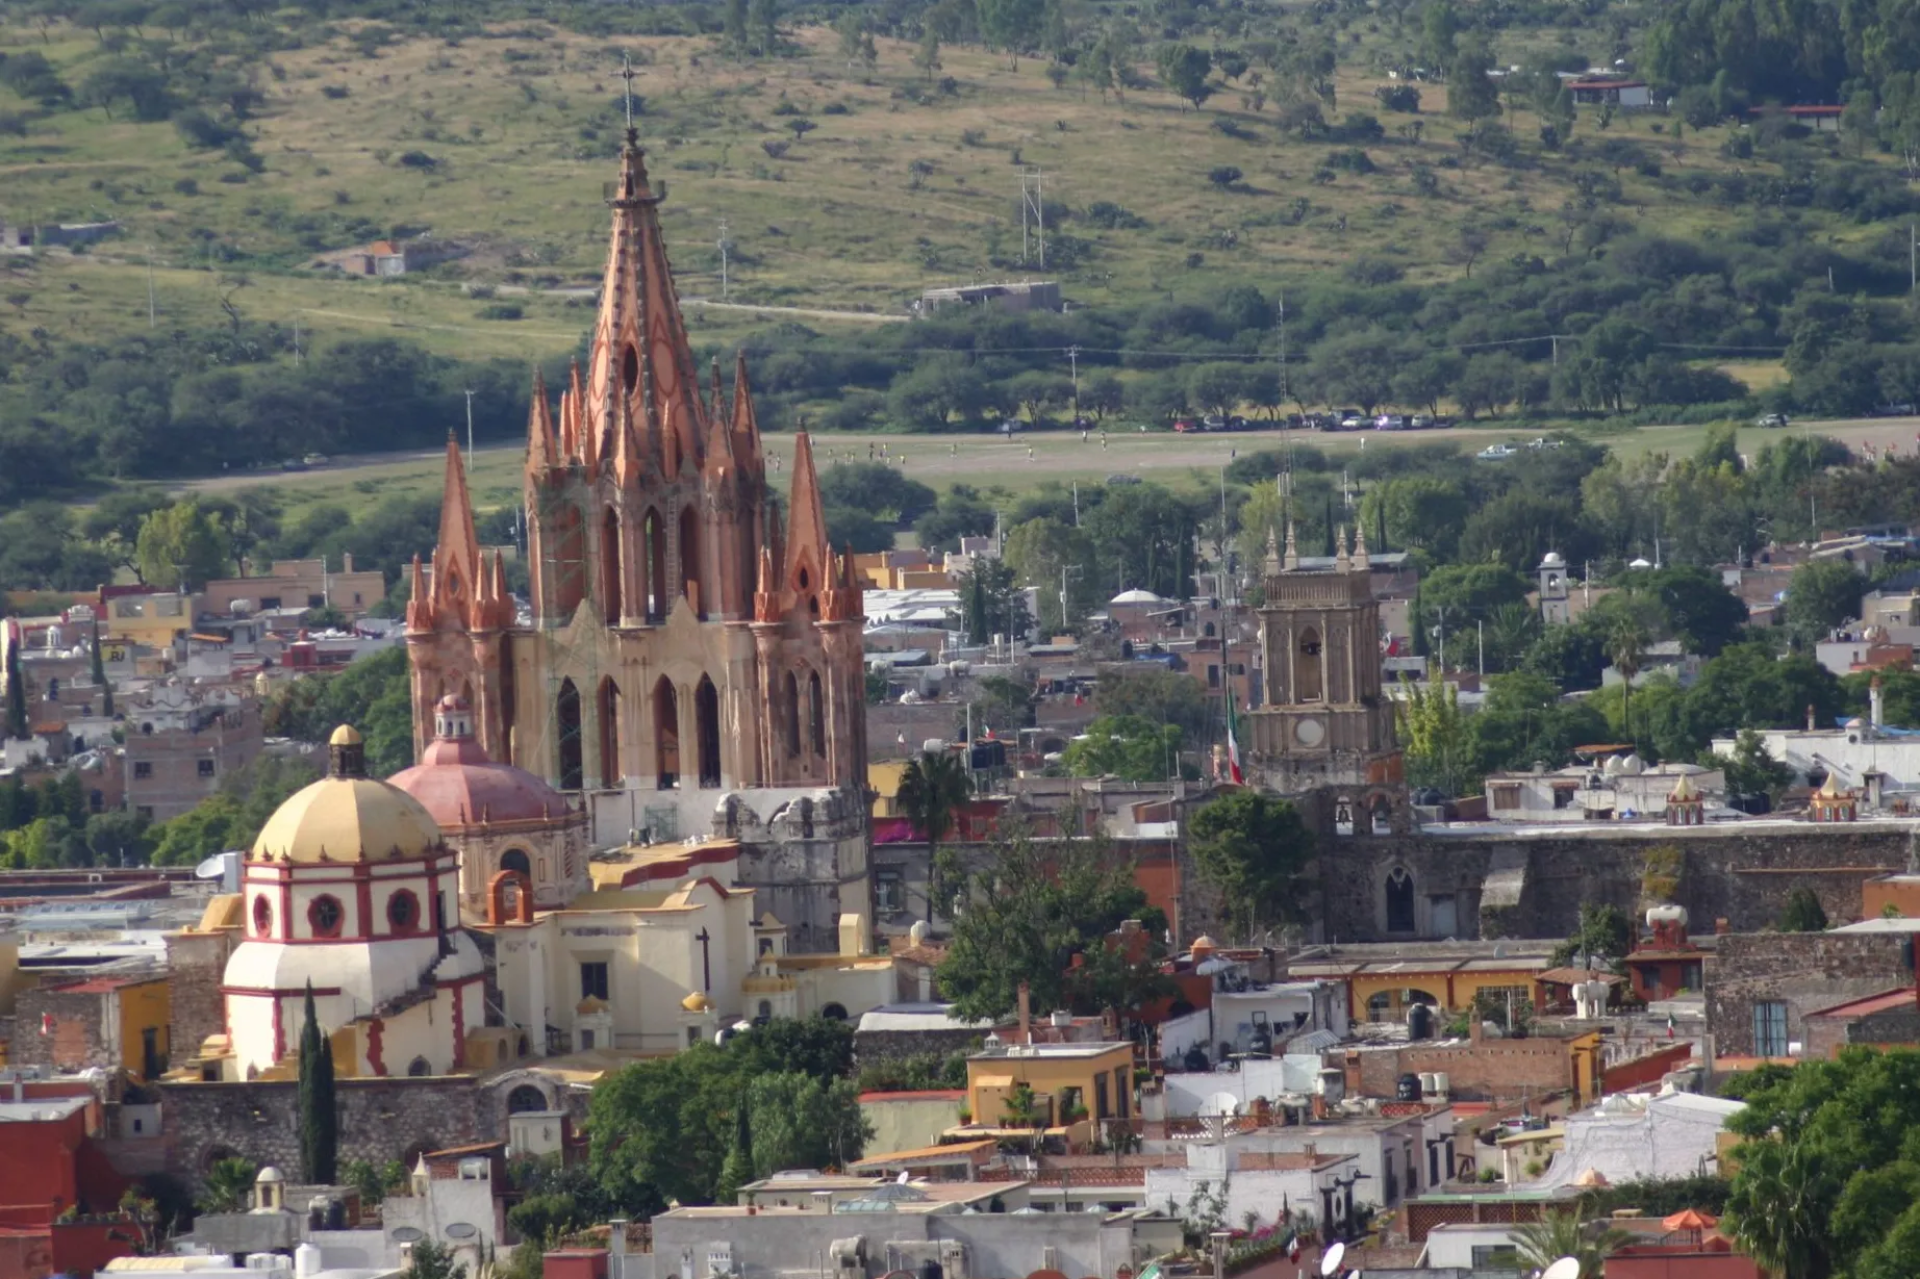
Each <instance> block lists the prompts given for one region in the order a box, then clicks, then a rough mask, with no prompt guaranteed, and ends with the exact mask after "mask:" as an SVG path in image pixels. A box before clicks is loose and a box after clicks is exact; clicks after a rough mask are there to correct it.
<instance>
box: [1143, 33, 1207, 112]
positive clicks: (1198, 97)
mask: <svg viewBox="0 0 1920 1279" xmlns="http://www.w3.org/2000/svg"><path fill="white" fill-rule="evenodd" d="M1154 65H1155V66H1156V67H1157V68H1158V69H1159V72H1160V82H1161V83H1162V84H1164V85H1166V86H1167V90H1168V92H1170V93H1172V94H1173V95H1174V96H1175V97H1178V98H1183V99H1185V100H1186V101H1188V102H1191V103H1192V104H1193V105H1194V106H1195V107H1198V106H1199V105H1200V104H1201V103H1203V102H1205V101H1206V100H1207V99H1208V98H1210V97H1212V96H1213V88H1212V86H1210V85H1209V84H1208V83H1207V75H1208V74H1209V73H1210V72H1211V71H1212V70H1213V57H1212V55H1211V54H1209V53H1208V52H1207V51H1206V50H1205V49H1197V48H1195V47H1194V46H1193V45H1190V44H1164V45H1161V46H1160V51H1159V52H1158V53H1157V54H1155V55H1154Z"/></svg>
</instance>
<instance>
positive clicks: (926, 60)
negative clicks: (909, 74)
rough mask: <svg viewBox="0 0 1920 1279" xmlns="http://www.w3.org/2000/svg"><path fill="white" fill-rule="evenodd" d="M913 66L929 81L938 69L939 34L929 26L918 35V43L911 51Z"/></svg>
mask: <svg viewBox="0 0 1920 1279" xmlns="http://www.w3.org/2000/svg"><path fill="white" fill-rule="evenodd" d="M913 65H914V67H915V68H916V69H917V70H918V71H919V72H920V74H921V75H924V76H925V77H926V78H927V79H929V80H931V79H933V73H934V72H936V71H938V70H939V69H940V33H939V32H937V31H935V30H934V29H933V28H932V27H931V26H929V27H928V28H927V29H926V30H925V31H924V32H922V33H921V35H920V43H919V45H917V46H916V47H915V48H914V51H913Z"/></svg>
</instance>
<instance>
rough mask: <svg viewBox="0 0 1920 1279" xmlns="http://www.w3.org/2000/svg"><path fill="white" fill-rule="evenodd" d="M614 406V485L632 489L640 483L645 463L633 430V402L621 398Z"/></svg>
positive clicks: (612, 432)
mask: <svg viewBox="0 0 1920 1279" xmlns="http://www.w3.org/2000/svg"><path fill="white" fill-rule="evenodd" d="M615 404H616V405H617V407H616V408H615V409H614V415H613V426H612V429H611V436H612V448H613V478H614V483H616V484H618V485H619V486H620V487H621V488H632V487H634V486H636V485H638V484H639V483H640V476H641V474H642V473H643V471H644V470H645V461H644V457H643V454H642V452H641V448H640V439H639V437H638V436H637V435H635V434H634V430H633V402H632V401H631V400H628V399H626V398H624V397H622V398H621V399H619V400H616V401H615Z"/></svg>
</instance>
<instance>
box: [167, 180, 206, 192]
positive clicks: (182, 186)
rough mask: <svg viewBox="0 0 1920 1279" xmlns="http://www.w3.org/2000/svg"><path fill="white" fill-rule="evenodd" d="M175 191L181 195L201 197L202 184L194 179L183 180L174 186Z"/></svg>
mask: <svg viewBox="0 0 1920 1279" xmlns="http://www.w3.org/2000/svg"><path fill="white" fill-rule="evenodd" d="M173 189H174V190H175V191H178V192H179V193H180V194H181V195H199V194H200V184H199V183H198V182H196V181H194V180H193V179H192V178H181V179H180V180H178V181H177V182H175V183H174V184H173Z"/></svg>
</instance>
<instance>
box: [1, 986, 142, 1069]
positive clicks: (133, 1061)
mask: <svg viewBox="0 0 1920 1279" xmlns="http://www.w3.org/2000/svg"><path fill="white" fill-rule="evenodd" d="M15 1008H16V1018H17V1022H18V1024H19V1026H20V1027H21V1029H22V1033H21V1034H19V1035H17V1036H15V1039H14V1044H13V1051H12V1053H11V1054H9V1060H10V1063H11V1064H13V1065H16V1066H48V1067H52V1068H53V1069H55V1070H62V1071H76V1070H85V1069H88V1068H92V1067H98V1068H101V1069H104V1070H124V1071H125V1072H127V1074H128V1075H130V1076H132V1077H133V1078H135V1079H138V1080H140V1081H141V1082H143V1083H144V1082H147V1081H149V1080H153V1079H157V1078H159V1076H160V1073H161V1072H162V1071H164V1070H165V1069H166V1065H167V1054H168V1052H169V1051H170V1049H171V1047H172V1045H171V1044H170V1043H169V1042H168V1024H169V1023H170V1022H171V1021H172V1019H173V1003H172V991H171V987H170V986H169V984H168V979H167V977H165V976H164V975H162V976H154V975H152V974H141V975H139V976H124V977H116V976H101V977H86V978H82V979H80V980H78V981H72V980H67V981H55V982H50V983H49V984H47V985H44V986H33V987H29V988H27V989H23V990H22V991H21V992H20V994H19V997H18V999H17V1000H16V1003H15Z"/></svg>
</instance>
